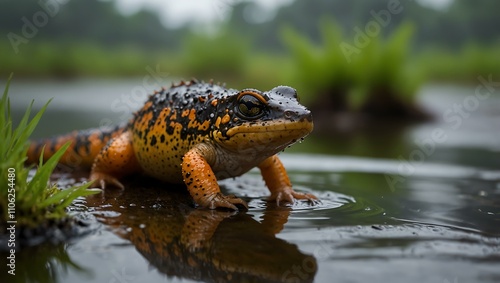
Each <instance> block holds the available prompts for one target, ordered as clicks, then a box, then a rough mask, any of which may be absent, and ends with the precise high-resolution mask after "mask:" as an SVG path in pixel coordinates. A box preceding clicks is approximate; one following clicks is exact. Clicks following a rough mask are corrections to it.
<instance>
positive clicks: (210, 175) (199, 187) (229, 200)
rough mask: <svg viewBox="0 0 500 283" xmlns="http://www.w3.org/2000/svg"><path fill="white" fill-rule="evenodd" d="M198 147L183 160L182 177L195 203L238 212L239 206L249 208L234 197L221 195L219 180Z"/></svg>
mask: <svg viewBox="0 0 500 283" xmlns="http://www.w3.org/2000/svg"><path fill="white" fill-rule="evenodd" d="M201 152H202V150H198V148H197V147H195V148H193V149H191V150H190V151H188V152H187V153H186V154H185V155H184V157H183V160H182V176H183V178H184V183H185V184H186V186H187V188H188V190H189V194H191V197H192V198H193V199H194V201H195V202H196V203H197V204H198V205H200V206H202V207H206V208H210V209H215V208H218V207H225V208H229V209H233V210H238V208H237V207H236V205H237V204H239V205H242V206H244V207H245V208H248V206H247V204H246V202H245V201H244V200H242V199H239V198H237V197H235V196H233V195H229V196H225V195H223V194H222V193H221V191H220V188H219V184H218V183H217V178H216V177H215V174H214V172H213V170H212V168H211V167H210V165H209V164H208V162H207V160H206V159H205V158H204V156H203V154H202V153H201Z"/></svg>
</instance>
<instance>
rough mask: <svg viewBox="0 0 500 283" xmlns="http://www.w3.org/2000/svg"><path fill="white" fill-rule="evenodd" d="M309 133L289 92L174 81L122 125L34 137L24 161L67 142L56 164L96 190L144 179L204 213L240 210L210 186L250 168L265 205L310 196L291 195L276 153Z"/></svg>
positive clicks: (308, 121)
mask: <svg viewBox="0 0 500 283" xmlns="http://www.w3.org/2000/svg"><path fill="white" fill-rule="evenodd" d="M312 129H313V120H312V114H311V112H310V111H309V110H308V109H307V108H305V107H304V106H303V105H301V104H300V102H299V99H298V95H297V91H296V90H295V89H293V88H291V87H288V86H277V87H275V88H273V89H271V90H269V91H265V92H262V91H259V90H256V89H251V88H248V89H243V90H241V91H239V90H235V89H230V88H226V87H225V86H223V85H220V84H215V83H213V81H210V82H207V83H206V82H203V81H197V80H191V81H187V82H185V81H181V82H180V83H178V84H172V86H171V87H170V88H168V89H166V88H162V89H161V90H160V91H156V92H154V94H152V95H150V96H149V98H148V99H147V101H146V102H145V104H144V106H143V107H142V108H141V109H140V110H139V111H137V112H135V113H134V114H133V117H132V118H131V119H130V120H129V121H128V122H127V123H125V124H124V125H121V126H115V127H110V128H98V129H90V130H83V131H74V132H72V133H69V134H66V135H62V136H57V137H53V138H49V139H41V140H37V141H34V142H32V143H31V145H30V148H29V150H28V162H30V163H36V162H37V160H38V159H39V156H40V155H41V154H42V150H43V158H44V159H45V160H46V159H48V158H49V157H50V156H52V155H53V154H54V153H55V151H57V150H58V149H59V148H60V147H61V146H62V145H63V144H64V143H66V142H68V141H69V142H71V145H70V147H69V149H68V150H67V151H66V153H65V154H64V155H63V157H62V158H61V160H60V163H62V164H65V165H69V166H73V167H75V166H78V167H83V168H88V169H90V177H89V180H90V181H94V182H95V183H94V184H97V185H98V186H100V187H101V188H102V189H105V188H106V186H108V185H111V186H116V187H118V188H121V189H124V186H123V184H122V183H121V182H120V179H121V178H123V177H125V176H127V175H130V174H134V173H144V174H146V175H149V176H152V177H154V178H156V179H159V180H162V181H165V182H169V183H184V184H185V185H186V187H187V189H188V191H189V193H190V195H191V196H192V198H193V200H194V202H195V203H196V204H197V205H198V206H200V207H204V208H209V209H215V208H223V207H225V208H228V209H232V210H238V207H237V206H242V207H244V208H248V206H247V204H246V202H245V201H244V200H242V199H240V198H237V197H235V196H233V195H223V194H222V193H221V190H220V188H219V185H218V182H217V181H218V180H222V179H225V178H231V177H237V176H240V175H242V174H244V173H246V172H248V171H249V170H250V169H252V168H254V167H258V168H259V169H260V171H261V173H262V176H263V178H264V181H265V183H266V186H267V187H268V189H269V190H270V193H271V195H270V197H269V198H268V200H269V201H276V203H277V204H278V205H279V204H281V203H287V202H293V201H294V200H295V199H306V200H309V201H313V200H316V199H317V198H316V197H315V196H314V195H312V194H308V193H300V192H296V191H294V190H293V189H292V184H291V182H290V179H289V177H288V175H287V172H286V170H285V167H284V166H283V164H282V163H281V161H280V159H279V158H278V156H277V154H278V153H279V152H280V151H282V150H284V149H285V148H286V147H288V146H290V145H292V144H293V143H295V142H297V141H299V140H301V139H303V138H304V137H305V136H306V135H308V134H309V133H310V132H311V131H312Z"/></svg>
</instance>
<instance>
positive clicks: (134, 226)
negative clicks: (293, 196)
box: [88, 185, 317, 282]
mask: <svg viewBox="0 0 500 283" xmlns="http://www.w3.org/2000/svg"><path fill="white" fill-rule="evenodd" d="M113 194H120V196H119V197H117V196H116V195H113ZM88 203H89V205H90V206H95V207H96V208H97V210H98V211H106V210H112V211H116V212H119V213H120V215H119V216H117V217H106V216H104V217H102V218H101V220H102V221H103V222H104V223H106V224H108V225H111V226H113V227H117V228H119V229H118V230H117V232H116V233H117V234H119V235H120V236H121V237H122V238H125V239H127V240H129V241H130V242H131V243H132V244H134V245H135V247H136V249H137V250H138V251H139V252H140V253H141V254H142V255H143V256H144V257H145V258H146V259H147V260H148V261H149V262H150V263H151V264H152V265H153V266H155V267H156V268H157V269H158V271H160V272H162V273H164V274H166V275H167V276H169V277H170V276H176V277H182V278H189V279H194V280H202V281H208V282H230V281H231V282H312V281H313V279H314V276H315V274H316V271H317V264H316V259H315V258H314V257H313V256H311V255H307V254H304V253H302V252H301V251H300V250H299V249H298V248H297V246H296V245H294V244H290V243H288V242H286V241H284V240H282V239H279V238H276V237H275V234H276V233H278V232H280V231H281V230H282V229H283V226H284V224H285V223H286V222H287V220H288V216H289V215H290V209H289V208H286V207H279V206H269V205H268V206H267V208H266V211H265V212H264V215H263V218H262V221H261V222H258V221H256V220H255V219H254V218H252V216H251V215H250V214H247V213H243V212H239V213H238V212H228V211H213V210H200V209H195V208H194V207H193V206H194V205H193V202H192V199H191V198H190V197H189V195H188V194H186V193H185V192H183V191H182V188H180V189H179V190H171V191H170V192H169V193H168V194H167V193H165V191H164V189H162V188H160V187H154V186H149V185H146V186H138V187H137V188H135V189H134V190H127V191H115V190H113V191H109V190H108V191H107V192H106V194H105V195H103V196H92V197H89V198H88ZM131 204H133V205H132V206H131ZM103 205H105V208H104V207H103ZM104 215H105V214H104ZM127 228H128V229H127Z"/></svg>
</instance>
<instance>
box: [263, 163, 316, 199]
mask: <svg viewBox="0 0 500 283" xmlns="http://www.w3.org/2000/svg"><path fill="white" fill-rule="evenodd" d="M259 169H260V171H261V173H262V177H263V178H264V181H265V182H266V185H267V187H268V188H269V191H271V196H270V197H269V198H268V201H274V200H275V201H276V204H277V205H280V202H281V201H285V202H290V203H293V201H294V199H307V200H309V201H314V200H317V199H318V198H317V197H316V196H314V195H312V194H307V193H298V192H296V191H294V190H293V189H292V183H291V182H290V179H289V178H288V175H287V173H286V170H285V167H284V166H283V163H281V161H280V160H279V158H278V156H277V155H273V156H271V157H269V158H267V159H266V160H264V161H263V162H262V163H260V164H259Z"/></svg>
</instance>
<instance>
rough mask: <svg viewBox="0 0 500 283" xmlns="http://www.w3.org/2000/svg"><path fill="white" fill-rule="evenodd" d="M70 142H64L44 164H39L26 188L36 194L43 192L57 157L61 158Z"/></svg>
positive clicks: (55, 164)
mask: <svg viewBox="0 0 500 283" xmlns="http://www.w3.org/2000/svg"><path fill="white" fill-rule="evenodd" d="M70 144H71V142H70V141H69V142H67V143H65V144H64V145H63V146H62V147H61V148H60V149H59V150H58V151H57V152H56V153H54V155H53V156H52V157H50V158H49V160H47V162H46V163H45V164H43V165H42V166H40V167H39V168H38V170H37V172H36V174H35V176H33V179H32V180H31V181H30V182H29V185H28V188H29V190H32V191H33V193H34V194H36V195H38V194H40V193H41V192H43V190H44V188H45V187H46V186H47V184H48V182H49V179H50V175H51V174H52V171H54V168H55V167H56V166H57V163H58V162H59V159H61V157H62V155H63V154H64V153H65V152H66V150H67V149H68V147H69V146H70Z"/></svg>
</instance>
